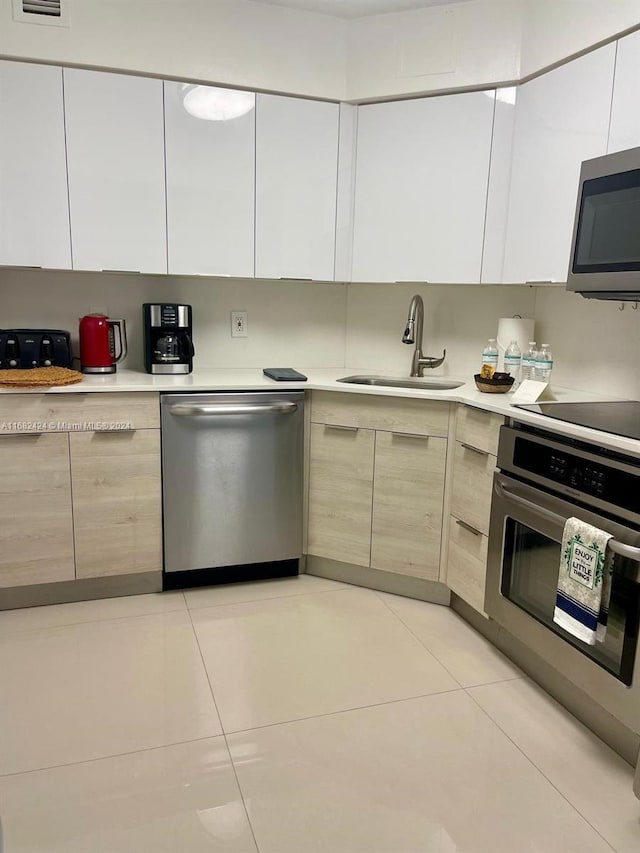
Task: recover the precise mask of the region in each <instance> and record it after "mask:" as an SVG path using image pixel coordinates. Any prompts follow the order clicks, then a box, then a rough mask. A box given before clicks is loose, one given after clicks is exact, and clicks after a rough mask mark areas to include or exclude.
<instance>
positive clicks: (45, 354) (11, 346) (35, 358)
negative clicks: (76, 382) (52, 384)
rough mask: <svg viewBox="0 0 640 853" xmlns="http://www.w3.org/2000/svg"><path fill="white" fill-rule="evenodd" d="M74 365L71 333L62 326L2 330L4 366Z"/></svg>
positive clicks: (0, 360)
mask: <svg viewBox="0 0 640 853" xmlns="http://www.w3.org/2000/svg"><path fill="white" fill-rule="evenodd" d="M52 366H55V367H71V335H70V334H69V332H66V331H64V330H62V329H2V330H0V368H3V369H8V370H11V369H13V368H22V369H26V368H30V367H52Z"/></svg>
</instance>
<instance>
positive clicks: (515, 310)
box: [346, 284, 640, 399]
mask: <svg viewBox="0 0 640 853" xmlns="http://www.w3.org/2000/svg"><path fill="white" fill-rule="evenodd" d="M348 290H349V292H348V301H347V341H346V364H347V365H348V366H349V367H353V368H358V369H362V370H365V369H366V370H369V371H378V372H379V371H383V370H400V371H404V370H406V371H407V372H408V370H409V368H410V364H411V353H412V348H411V347H408V346H406V345H404V344H403V343H402V342H401V337H402V332H403V331H404V326H405V321H406V318H407V311H408V308H409V302H410V301H411V297H412V295H413V294H414V293H420V294H421V295H422V298H423V300H424V305H425V326H424V350H425V355H434V356H440V355H442V349H443V348H444V347H446V349H447V358H446V361H445V363H444V365H443V366H442V367H441V368H438V369H437V370H435V371H434V372H433V375H446V376H456V377H460V378H466V379H471V377H472V376H473V374H474V373H477V372H478V368H479V361H480V355H481V352H482V347H483V345H484V343H485V342H486V340H487V338H489V337H496V334H497V326H498V322H497V321H498V318H499V317H510V316H513V315H514V314H520V315H521V316H522V317H533V318H534V319H535V337H536V340H537V341H538V343H539V344H540V343H549V344H550V345H551V349H552V351H553V354H554V358H555V365H554V369H553V383H552V384H555V385H557V386H560V387H566V388H574V389H581V390H585V391H593V392H595V393H601V394H603V395H605V396H613V397H626V398H628V399H640V371H639V370H638V368H639V366H640V308H639V309H638V310H633V307H632V303H627V304H626V306H625V309H624V311H620V310H619V308H620V303H617V302H614V303H610V302H601V301H597V300H589V299H584V298H583V297H582V296H578V295H576V294H574V293H568V292H567V291H565V290H564V288H562V287H524V286H522V285H521V286H506V285H493V286H488V285H483V286H478V285H475V286H474V285H422V286H415V285H374V284H352V285H349V288H348ZM587 352H589V353H594V354H595V355H590V356H589V357H586V356H585V353H587ZM429 373H430V375H431V371H429Z"/></svg>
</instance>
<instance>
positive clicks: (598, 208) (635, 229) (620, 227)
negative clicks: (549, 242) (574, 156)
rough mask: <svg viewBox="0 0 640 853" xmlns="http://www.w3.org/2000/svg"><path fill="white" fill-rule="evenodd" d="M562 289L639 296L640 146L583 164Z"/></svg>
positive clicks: (600, 295)
mask: <svg viewBox="0 0 640 853" xmlns="http://www.w3.org/2000/svg"><path fill="white" fill-rule="evenodd" d="M567 289H568V290H573V291H575V292H576V293H581V294H582V295H583V296H586V297H589V298H592V299H615V300H631V301H637V300H638V299H640V148H630V149H628V150H627V151H619V152H617V153H616V154H607V155H606V156H604V157H596V158H595V159H593V160H586V161H585V162H584V163H583V164H582V168H581V171H580V183H579V185H578V200H577V204H576V214H575V221H574V226H573V241H572V245H571V256H570V262H569V273H568V277H567Z"/></svg>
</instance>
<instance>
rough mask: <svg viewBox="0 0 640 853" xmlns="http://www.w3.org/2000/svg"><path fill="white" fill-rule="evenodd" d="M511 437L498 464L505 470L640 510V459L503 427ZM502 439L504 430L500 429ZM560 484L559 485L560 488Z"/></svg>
mask: <svg viewBox="0 0 640 853" xmlns="http://www.w3.org/2000/svg"><path fill="white" fill-rule="evenodd" d="M502 429H503V430H504V431H505V433H506V435H505V438H508V440H507V441H506V442H505V443H504V444H501V448H502V450H501V451H500V450H499V453H498V466H499V467H500V468H501V470H503V471H505V472H512V473H514V474H518V475H519V476H521V477H526V475H527V474H532V475H533V477H532V479H533V480H534V481H535V482H537V483H541V484H545V483H546V484H547V485H548V486H549V487H550V488H554V485H555V486H556V490H557V491H559V492H562V493H564V494H568V495H570V496H573V497H578V496H579V495H578V494H576V493H579V494H580V495H584V497H585V499H593V498H595V499H596V500H597V501H598V502H599V503H601V504H603V503H606V504H610V505H611V506H612V507H617V508H624V509H626V510H628V511H630V512H631V513H637V514H640V465H638V463H637V460H629V463H627V462H626V460H625V461H618V460H615V459H608V458H606V457H602V458H600V457H598V456H597V455H596V452H597V450H598V448H595V447H594V453H591V452H584V453H583V452H582V450H581V449H580V448H574V447H572V446H569V445H567V446H564V445H563V444H562V443H561V442H560V441H555V440H549V439H547V438H546V436H545V437H542V436H540V435H532V434H530V433H527V432H525V431H524V430H523V431H520V430H518V429H512V428H509V427H503V428H502ZM501 439H502V433H501ZM558 487H559V488H558Z"/></svg>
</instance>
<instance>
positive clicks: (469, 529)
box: [456, 518, 482, 536]
mask: <svg viewBox="0 0 640 853" xmlns="http://www.w3.org/2000/svg"><path fill="white" fill-rule="evenodd" d="M456 524H459V525H460V527H461V528H462V529H463V530H466V531H467V532H468V533H473V535H474V536H482V533H481V532H480V531H479V530H476V529H475V527H472V526H471V525H470V524H467V522H466V521H460V519H459V518H456Z"/></svg>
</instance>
